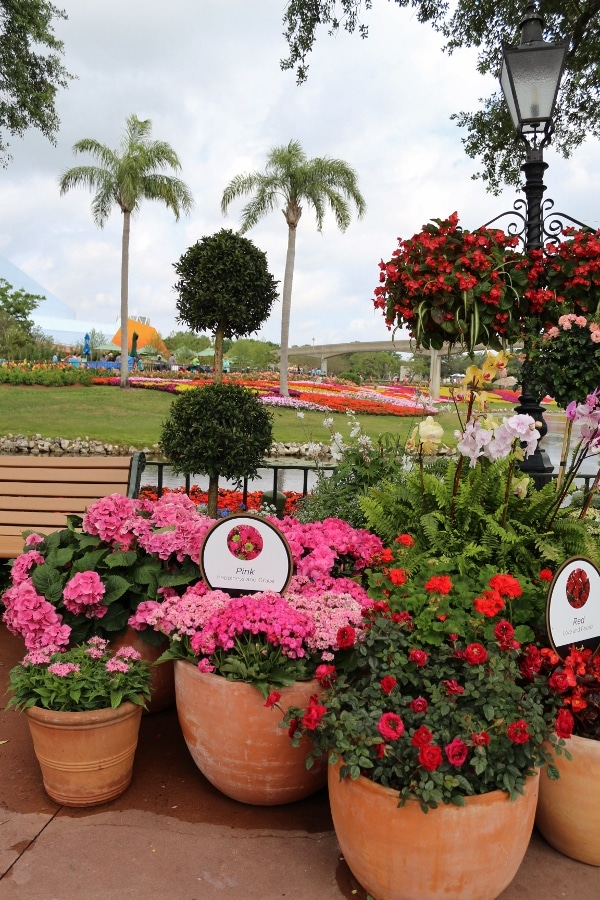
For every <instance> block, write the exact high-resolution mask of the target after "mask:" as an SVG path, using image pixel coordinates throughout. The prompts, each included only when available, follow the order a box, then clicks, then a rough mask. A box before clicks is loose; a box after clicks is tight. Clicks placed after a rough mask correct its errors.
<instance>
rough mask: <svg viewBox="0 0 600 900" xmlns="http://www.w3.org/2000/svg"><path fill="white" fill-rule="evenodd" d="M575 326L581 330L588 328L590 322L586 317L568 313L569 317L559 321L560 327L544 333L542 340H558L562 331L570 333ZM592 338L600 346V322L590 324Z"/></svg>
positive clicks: (553, 327) (566, 316) (549, 329)
mask: <svg viewBox="0 0 600 900" xmlns="http://www.w3.org/2000/svg"><path fill="white" fill-rule="evenodd" d="M573 325H577V326H578V327H579V328H587V327H588V320H587V319H586V317H585V316H576V315H575V314H574V313H568V314H567V315H564V316H561V317H560V318H559V320H558V327H557V326H556V325H553V326H552V327H551V328H548V330H547V331H546V332H545V333H544V335H543V337H542V340H543V341H548V340H551V339H552V338H557V337H558V336H559V334H560V332H561V329H562V331H570V330H571V329H572V327H573ZM589 329H590V338H591V340H592V343H594V344H600V325H599V324H598V322H590V323H589Z"/></svg>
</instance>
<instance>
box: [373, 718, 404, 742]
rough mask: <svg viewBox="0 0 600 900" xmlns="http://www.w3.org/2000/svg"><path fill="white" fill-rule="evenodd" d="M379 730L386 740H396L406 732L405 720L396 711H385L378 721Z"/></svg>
mask: <svg viewBox="0 0 600 900" xmlns="http://www.w3.org/2000/svg"><path fill="white" fill-rule="evenodd" d="M377 731H378V732H379V734H380V735H381V737H382V738H384V739H385V740H386V741H396V740H398V738H399V737H402V735H403V734H404V722H403V721H402V719H401V718H400V716H397V715H396V713H393V712H387V713H383V715H382V716H381V718H380V720H379V722H378V723H377Z"/></svg>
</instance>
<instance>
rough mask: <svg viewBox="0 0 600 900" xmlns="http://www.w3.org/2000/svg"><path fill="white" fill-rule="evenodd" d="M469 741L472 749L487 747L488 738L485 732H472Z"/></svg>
mask: <svg viewBox="0 0 600 900" xmlns="http://www.w3.org/2000/svg"><path fill="white" fill-rule="evenodd" d="M471 740H472V742H473V746H474V747H487V745H488V744H489V742H490V736H489V734H488V733H487V731H480V732H479V734H477V732H475V731H474V732H473V734H472V735H471Z"/></svg>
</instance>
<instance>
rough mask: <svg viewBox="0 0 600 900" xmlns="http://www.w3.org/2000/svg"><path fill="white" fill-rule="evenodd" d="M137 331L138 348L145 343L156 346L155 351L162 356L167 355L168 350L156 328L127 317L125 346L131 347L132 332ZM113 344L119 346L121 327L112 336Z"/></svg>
mask: <svg viewBox="0 0 600 900" xmlns="http://www.w3.org/2000/svg"><path fill="white" fill-rule="evenodd" d="M134 331H135V332H137V335H138V342H137V346H138V350H141V348H142V347H145V346H146V345H147V344H151V345H152V346H153V347H156V351H157V353H162V354H163V355H164V356H168V355H169V351H168V350H167V348H166V347H165V344H164V342H163V340H162V338H161V336H160V335H159V333H158V331H157V330H156V328H153V327H152V325H144V323H143V322H136V321H135V319H127V348H128V349H131V342H132V341H133V332H134ZM112 342H113V344H117V345H118V346H119V347H120V346H121V329H120V328H119V330H118V331H117V333H116V334H115V336H114V337H113V338H112Z"/></svg>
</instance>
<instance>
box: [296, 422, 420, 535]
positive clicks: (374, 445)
mask: <svg viewBox="0 0 600 900" xmlns="http://www.w3.org/2000/svg"><path fill="white" fill-rule="evenodd" d="M403 447H404V442H403V440H402V439H401V438H399V437H397V436H395V435H392V434H382V435H380V436H379V438H377V439H376V440H375V441H371V440H370V439H368V438H367V439H365V436H364V435H356V437H355V438H353V439H352V442H351V443H350V444H349V445H347V446H345V447H344V451H343V456H342V459H341V460H340V461H339V462H338V465H337V466H336V468H335V469H334V470H333V472H331V473H327V472H325V471H324V470H320V471H319V472H318V476H317V483H316V485H315V487H314V488H313V490H312V492H311V493H310V494H308V495H307V496H306V497H305V498H304V499H303V500H301V501H300V504H299V507H298V510H297V512H296V516H297V518H298V519H300V521H301V522H318V521H320V520H322V519H327V518H339V519H344V520H345V521H346V522H349V523H350V524H351V525H352V526H353V527H354V528H365V527H366V518H365V515H364V512H363V510H362V506H361V501H360V498H361V497H362V496H363V495H364V494H365V492H366V491H368V489H369V488H371V487H374V486H377V485H380V484H381V483H382V482H383V481H385V480H386V479H388V478H389V477H391V476H393V475H394V474H395V473H397V472H398V471H399V470H400V469H401V468H402V464H403V459H404V450H403Z"/></svg>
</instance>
